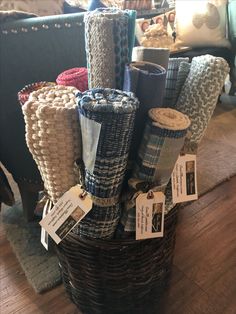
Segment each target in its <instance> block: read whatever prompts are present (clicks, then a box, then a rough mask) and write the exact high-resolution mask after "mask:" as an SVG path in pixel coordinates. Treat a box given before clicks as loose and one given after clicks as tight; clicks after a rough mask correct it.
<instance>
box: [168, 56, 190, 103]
mask: <svg viewBox="0 0 236 314" xmlns="http://www.w3.org/2000/svg"><path fill="white" fill-rule="evenodd" d="M182 62H189V58H170V59H169V63H168V69H167V73H166V85H165V94H164V99H163V104H164V106H165V107H168V108H174V105H175V101H176V83H177V78H178V73H179V67H180V64H181V63H182Z"/></svg>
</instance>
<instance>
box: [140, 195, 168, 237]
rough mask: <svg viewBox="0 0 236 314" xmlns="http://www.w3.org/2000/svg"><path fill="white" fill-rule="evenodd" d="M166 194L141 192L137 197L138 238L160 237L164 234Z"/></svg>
mask: <svg viewBox="0 0 236 314" xmlns="http://www.w3.org/2000/svg"><path fill="white" fill-rule="evenodd" d="M164 209H165V195H164V194H163V193H162V192H152V191H149V192H148V193H142V194H140V195H139V196H138V197H137V199H136V240H142V239H150V238H159V237H163V234H164Z"/></svg>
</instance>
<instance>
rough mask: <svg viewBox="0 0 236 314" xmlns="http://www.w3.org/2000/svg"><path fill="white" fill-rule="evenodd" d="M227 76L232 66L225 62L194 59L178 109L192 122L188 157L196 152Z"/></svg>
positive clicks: (200, 58)
mask: <svg viewBox="0 0 236 314" xmlns="http://www.w3.org/2000/svg"><path fill="white" fill-rule="evenodd" d="M228 73H229V65H228V63H227V62H226V61H225V60H224V59H223V58H220V57H214V56H211V55H203V56H200V57H195V58H193V59H192V62H191V67H190V70H189V74H188V77H187V79H186V80H185V83H184V85H183V87H182V89H181V92H180V95H179V97H178V100H177V103H176V105H175V109H176V110H179V111H181V112H182V113H184V114H186V115H188V116H189V118H190V119H191V126H190V137H188V138H187V139H186V141H185V145H184V148H183V150H184V152H185V153H191V152H196V150H197V146H198V144H199V142H200V141H201V139H202V137H203V135H204V133H205V130H206V128H207V125H208V123H209V121H210V118H211V116H212V114H213V111H214V109H215V107H216V104H217V100H218V97H219V95H220V92H221V90H222V87H223V85H224V81H225V78H226V76H227V74H228Z"/></svg>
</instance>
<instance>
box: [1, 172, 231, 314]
mask: <svg viewBox="0 0 236 314" xmlns="http://www.w3.org/2000/svg"><path fill="white" fill-rule="evenodd" d="M0 252H1V255H0V260H1V264H0V313H1V314H13V313H22V314H29V313H32V314H38V313H45V314H49V313H52V314H54V313H57V314H75V313H77V314H78V313H79V311H78V310H77V309H76V308H75V306H74V305H73V304H71V303H70V301H69V300H68V299H67V297H66V295H65V293H64V290H63V286H60V287H58V288H56V289H54V290H52V291H50V292H48V293H45V294H43V295H37V294H35V293H34V291H33V289H32V288H31V287H30V285H29V284H28V283H27V281H26V279H25V276H24V274H23V272H22V270H21V268H20V266H19V264H18V262H17V259H16V257H15V256H14V254H13V252H12V250H11V248H10V246H9V243H8V241H7V240H6V237H5V235H4V232H3V230H2V228H1V229H0ZM158 313H159V314H170V313H173V314H191V313H196V314H205V313H206V314H235V313H236V177H234V178H232V179H231V180H229V181H227V182H225V183H224V184H222V185H221V186H219V187H217V188H216V189H214V190H213V191H212V192H210V193H208V194H206V195H205V196H203V197H201V198H200V199H199V200H198V201H196V202H194V203H192V204H191V205H188V206H187V207H185V208H182V209H181V210H180V212H179V222H178V228H177V243H176V250H175V259H174V266H173V275H172V281H171V286H170V288H169V290H168V291H166V293H165V295H164V297H163V299H162V302H161V304H160V311H159V312H158ZM111 314H112V313H111ZM145 314H148V309H147V311H145Z"/></svg>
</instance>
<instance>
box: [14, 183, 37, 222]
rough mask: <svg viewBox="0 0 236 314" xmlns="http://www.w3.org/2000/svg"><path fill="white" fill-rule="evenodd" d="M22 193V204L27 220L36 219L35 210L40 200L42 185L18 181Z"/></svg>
mask: <svg viewBox="0 0 236 314" xmlns="http://www.w3.org/2000/svg"><path fill="white" fill-rule="evenodd" d="M17 184H18V187H19V191H20V195H21V200H22V205H23V214H24V218H25V220H26V221H27V222H30V221H34V220H35V215H34V210H35V207H36V204H37V202H38V193H39V191H40V190H42V187H41V185H39V186H37V185H36V186H34V187H33V188H32V187H29V186H28V185H25V184H24V183H23V184H22V183H17Z"/></svg>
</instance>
